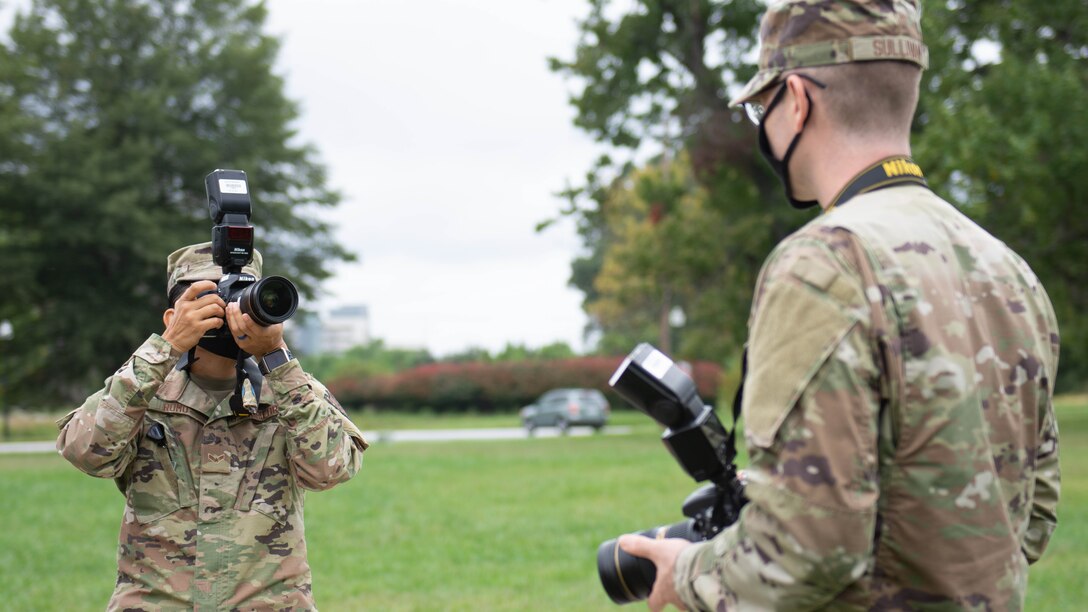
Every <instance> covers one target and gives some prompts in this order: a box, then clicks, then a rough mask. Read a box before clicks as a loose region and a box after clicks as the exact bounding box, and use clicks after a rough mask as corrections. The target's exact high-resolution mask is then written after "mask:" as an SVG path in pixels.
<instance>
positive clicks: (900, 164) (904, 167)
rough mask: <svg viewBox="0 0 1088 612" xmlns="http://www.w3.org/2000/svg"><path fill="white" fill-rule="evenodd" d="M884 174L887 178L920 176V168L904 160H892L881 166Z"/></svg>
mask: <svg viewBox="0 0 1088 612" xmlns="http://www.w3.org/2000/svg"><path fill="white" fill-rule="evenodd" d="M883 168H884V174H887V175H888V177H889V178H891V177H894V176H918V177H921V176H922V168H921V167H920V166H919V165H918V164H916V163H914V162H912V161H909V160H906V159H893V160H890V161H886V162H884V164H883Z"/></svg>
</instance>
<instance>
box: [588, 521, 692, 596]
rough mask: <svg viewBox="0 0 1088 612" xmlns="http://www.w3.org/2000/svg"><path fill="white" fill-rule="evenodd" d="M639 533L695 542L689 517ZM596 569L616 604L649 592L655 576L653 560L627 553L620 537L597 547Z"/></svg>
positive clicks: (657, 537)
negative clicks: (620, 542)
mask: <svg viewBox="0 0 1088 612" xmlns="http://www.w3.org/2000/svg"><path fill="white" fill-rule="evenodd" d="M638 535H642V536H646V537H647V538H653V539H655V540H661V539H665V538H682V539H684V540H688V541H689V542H698V541H699V540H701V539H702V538H700V537H699V534H698V532H696V530H695V521H694V520H692V519H688V520H686V521H680V522H679V523H674V524H672V525H664V526H661V527H654V528H653V529H647V530H646V531H641V532H639V534H638ZM597 573H598V574H600V576H601V585H603V586H604V591H605V592H606V593H608V596H609V597H610V598H611V599H612V601H614V602H615V603H618V604H625V603H631V602H633V601H640V600H643V599H646V598H647V597H649V596H650V592H651V591H653V588H654V580H655V579H656V578H657V568H656V567H655V566H654V563H653V561H650V560H649V559H643V558H642V557H636V556H634V555H629V554H627V553H626V552H624V551H623V549H622V548H620V545H619V538H612V539H611V540H608V541H607V542H604V543H603V544H601V545H600V546H599V547H598V548H597Z"/></svg>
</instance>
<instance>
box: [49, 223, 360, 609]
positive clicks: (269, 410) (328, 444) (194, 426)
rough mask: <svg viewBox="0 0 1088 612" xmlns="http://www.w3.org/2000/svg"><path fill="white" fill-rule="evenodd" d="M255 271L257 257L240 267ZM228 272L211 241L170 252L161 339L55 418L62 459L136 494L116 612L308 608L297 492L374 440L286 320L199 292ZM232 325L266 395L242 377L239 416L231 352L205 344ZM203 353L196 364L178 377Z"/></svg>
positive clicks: (344, 466) (338, 471)
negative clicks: (300, 349)
mask: <svg viewBox="0 0 1088 612" xmlns="http://www.w3.org/2000/svg"><path fill="white" fill-rule="evenodd" d="M260 268H261V257H260V254H259V253H256V252H254V258H253V263H252V264H250V265H248V266H246V267H245V268H244V269H243V272H245V273H249V274H253V275H255V276H257V277H259V276H260V272H261V270H260ZM221 275H222V270H221V268H220V267H219V266H217V265H215V264H214V263H213V262H212V258H211V243H205V244H201V245H194V246H190V247H186V248H184V249H180V250H178V251H176V252H174V253H173V254H172V255H170V257H169V259H168V263H167V279H168V280H167V287H168V292H169V293H170V297H171V307H170V308H169V309H168V310H167V311H166V312H165V314H164V315H163V321H164V323H165V324H166V330H165V331H164V332H163V333H162V335H159V334H152V335H151V337H150V338H148V339H147V341H145V342H144V343H143V345H141V346H140V347H139V348H138V349H136V352H135V353H133V355H132V357H131V358H129V360H128V361H127V362H126V363H125V364H124V365H122V366H121V368H120V369H119V370H117V372H116V373H115V374H114V375H113V376H110V377H109V378H108V379H106V383H105V387H104V388H103V389H102V390H100V391H98V392H97V393H95V394H94V395H92V396H91V397H89V398H88V399H87V401H86V402H85V403H84V404H83V405H82V406H81V407H80V408H78V409H77V410H74V411H72V412H71V413H70V414H68V415H67V416H66V417H64V419H62V420H61V421H60V422H59V423H58V424H59V426H60V428H61V432H60V436H59V438H58V439H57V449H58V450H59V451H60V453H61V454H62V455H63V456H64V457H65V458H66V459H67V460H68V461H70V462H71V463H72V464H73V465H75V466H76V467H77V468H79V469H80V470H82V471H84V472H86V473H88V474H90V475H92V476H98V477H101V478H114V479H116V482H117V485H118V487H119V488H120V489H121V491H122V493H124V495H125V498H126V504H125V511H124V515H123V518H122V522H121V532H120V538H119V540H120V541H119V549H118V553H117V563H118V572H117V587H116V589H115V590H114V593H113V597H112V599H110V602H109V609H110V610H176V609H180V610H227V609H238V610H286V609H291V610H310V609H313V608H314V602H313V597H312V594H311V577H310V568H309V565H308V564H307V562H306V541H305V538H304V528H303V522H302V508H303V490H304V489H308V490H313V491H320V490H324V489H328V488H331V487H333V486H335V485H337V484H339V483H341V482H344V481H346V480H348V479H349V478H351V477H352V476H354V475H355V473H356V472H357V471H358V470H359V467H360V465H361V462H362V453H363V450H364V449H366V447H367V443H366V442H365V441H364V440H363V437H362V434H361V433H360V432H359V430H358V429H357V428H356V427H355V425H354V424H352V422H351V421H350V420H348V418H347V415H346V414H345V413H344V412H343V410H342V409H340V406H339V404H337V403H336V400H335V399H333V397H332V395H331V394H330V393H329V392H328V390H326V389H325V387H323V386H322V385H321V384H320V383H319V382H317V381H316V380H314V379H313V378H312V377H311V376H310V375H309V374H307V373H306V372H304V371H303V370H302V367H301V366H300V365H299V363H298V361H297V360H296V359H293V358H292V357H291V356H290V353H289V352H287V350H286V348H287V347H286V344H284V342H283V326H282V325H273V326H269V327H261V326H259V325H257V324H256V323H254V322H253V321H252V320H251V319H250V318H249V315H243V314H242V313H241V312H240V311H239V310H238V304H237V303H232V304H230V305H229V306H227V305H226V304H224V302H223V300H222V299H221V298H220V297H219V296H218V295H215V293H214V291H213V292H212V293H211V294H210V295H204V296H200V294H201V293H202V292H205V291H208V290H214V289H215V286H216V283H215V282H213V281H214V280H217V279H218V278H219V277H220V276H221ZM224 317H225V319H224ZM224 324H228V325H229V327H230V330H231V333H232V334H234V338H235V340H236V344H233V343H230V342H229V341H230V339H231V338H230V337H227V340H228V344H232V346H233V355H237V352H238V350H239V349H241V350H242V351H245V352H246V353H249V354H251V355H255V356H264V358H263V361H262V363H261V371H262V373H263V374H264V376H263V381H262V384H261V385H260V393H259V397H257V396H256V395H255V393H254V385H253V384H252V383H251V381H250V379H249V378H246V379H245V381H244V382H243V383H242V401H241V406H242V407H243V408H244V409H243V410H240V411H236V410H234V409H232V407H231V399H230V398H231V396H232V395H234V394H235V386H236V384H237V377H236V374H235V363H236V359H235V357H234V356H230V357H227V356H220V355H219V354H216V353H214V352H212V350H209V348H211V349H214V350H215V351H217V352H218V353H221V354H223V355H228V354H230V350H225V349H224V348H223V347H222V346H220V347H218V348H216V347H214V346H212V345H208V344H206V342H207V340H202V339H201V338H202V336H203V335H204V333H205V332H206V331H208V330H210V329H213V328H219V327H221V326H222V325H224ZM198 342H199V343H200V344H198ZM194 347H195V353H194V355H195V357H196V359H195V361H194V362H192V365H191V367H188V368H182V369H179V368H177V367H175V366H176V364H177V363H178V362H179V358H181V357H182V356H183V355H186V354H187V353H188V352H189V351H190V349H193V348H194ZM274 356H278V359H274V358H273V357H274ZM239 413H240V414H246V413H248V414H247V415H246V416H239V415H238V414H239Z"/></svg>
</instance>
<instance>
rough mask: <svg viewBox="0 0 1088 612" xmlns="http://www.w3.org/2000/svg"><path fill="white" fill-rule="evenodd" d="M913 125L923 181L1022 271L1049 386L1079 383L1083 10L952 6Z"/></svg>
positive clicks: (935, 26)
mask: <svg viewBox="0 0 1088 612" xmlns="http://www.w3.org/2000/svg"><path fill="white" fill-rule="evenodd" d="M923 18H924V21H923V28H924V31H925V33H926V42H927V44H928V45H929V47H930V49H931V51H932V53H933V61H932V62H931V64H932V66H931V68H930V70H929V71H928V72H927V73H926V76H925V77H924V79H923V91H922V102H921V106H920V108H919V113H918V116H917V119H916V121H915V131H916V132H917V133H916V135H915V138H914V144H915V157H916V158H917V159H918V161H919V162H920V163H922V164H923V167H924V168H925V169H926V170H927V172H928V173H929V175H930V184H931V185H933V186H934V187H935V188H936V190H937V191H938V193H940V194H941V195H943V196H945V197H947V198H948V199H950V200H951V201H952V202H953V203H955V204H956V205H957V206H959V207H960V208H961V209H962V210H963V211H964V212H965V213H967V214H968V215H970V216H971V217H972V218H974V219H975V220H976V221H978V222H979V224H981V225H982V226H983V227H985V228H987V229H988V230H990V231H991V232H993V233H994V234H995V235H996V236H997V237H999V238H1001V239H1002V240H1004V241H1005V242H1006V243H1008V244H1009V245H1010V246H1012V247H1013V248H1014V249H1015V250H1016V251H1017V252H1018V253H1020V255H1022V256H1023V257H1024V258H1025V259H1026V260H1027V261H1028V263H1029V264H1031V266H1032V268H1033V269H1034V271H1035V273H1036V274H1037V275H1038V276H1039V277H1040V278H1041V279H1042V281H1043V284H1044V285H1045V286H1046V289H1047V291H1048V292H1049V293H1050V296H1051V299H1052V300H1053V302H1054V306H1055V310H1056V311H1057V314H1058V324H1059V327H1060V328H1061V336H1062V349H1061V351H1062V355H1061V365H1060V367H1059V375H1058V385H1059V387H1060V388H1062V389H1076V388H1084V386H1085V382H1086V381H1088V318H1085V316H1084V312H1085V311H1086V310H1088V217H1086V216H1085V215H1084V204H1085V203H1086V202H1088V173H1086V172H1085V168H1088V147H1086V146H1085V143H1086V142H1088V112H1086V108H1088V107H1086V100H1088V1H1086V0H1053V1H1051V2H1044V3H1038V2H1031V1H1029V0H1000V1H995V0H988V1H985V2H964V1H962V0H953V1H949V2H944V3H929V4H927V5H926V11H925V13H924V15H923Z"/></svg>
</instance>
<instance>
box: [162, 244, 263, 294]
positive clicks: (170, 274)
mask: <svg viewBox="0 0 1088 612" xmlns="http://www.w3.org/2000/svg"><path fill="white" fill-rule="evenodd" d="M263 262H264V258H263V257H261V253H260V252H259V251H257V249H253V261H251V262H250V263H249V264H247V265H246V266H244V267H243V268H242V272H245V273H246V274H252V275H253V276H256V277H257V278H260V277H261V265H262V263H263ZM222 277H223V266H220V265H218V264H216V263H215V262H214V261H212V243H211V242H202V243H200V244H191V245H189V246H187V247H184V248H181V249H178V250H176V251H174V252H173V253H170V256H169V257H167V258H166V294H167V295H170V290H171V289H173V288H174V285H176V284H178V283H179V282H181V281H198V280H213V281H217V280H219V279H220V278H222Z"/></svg>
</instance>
